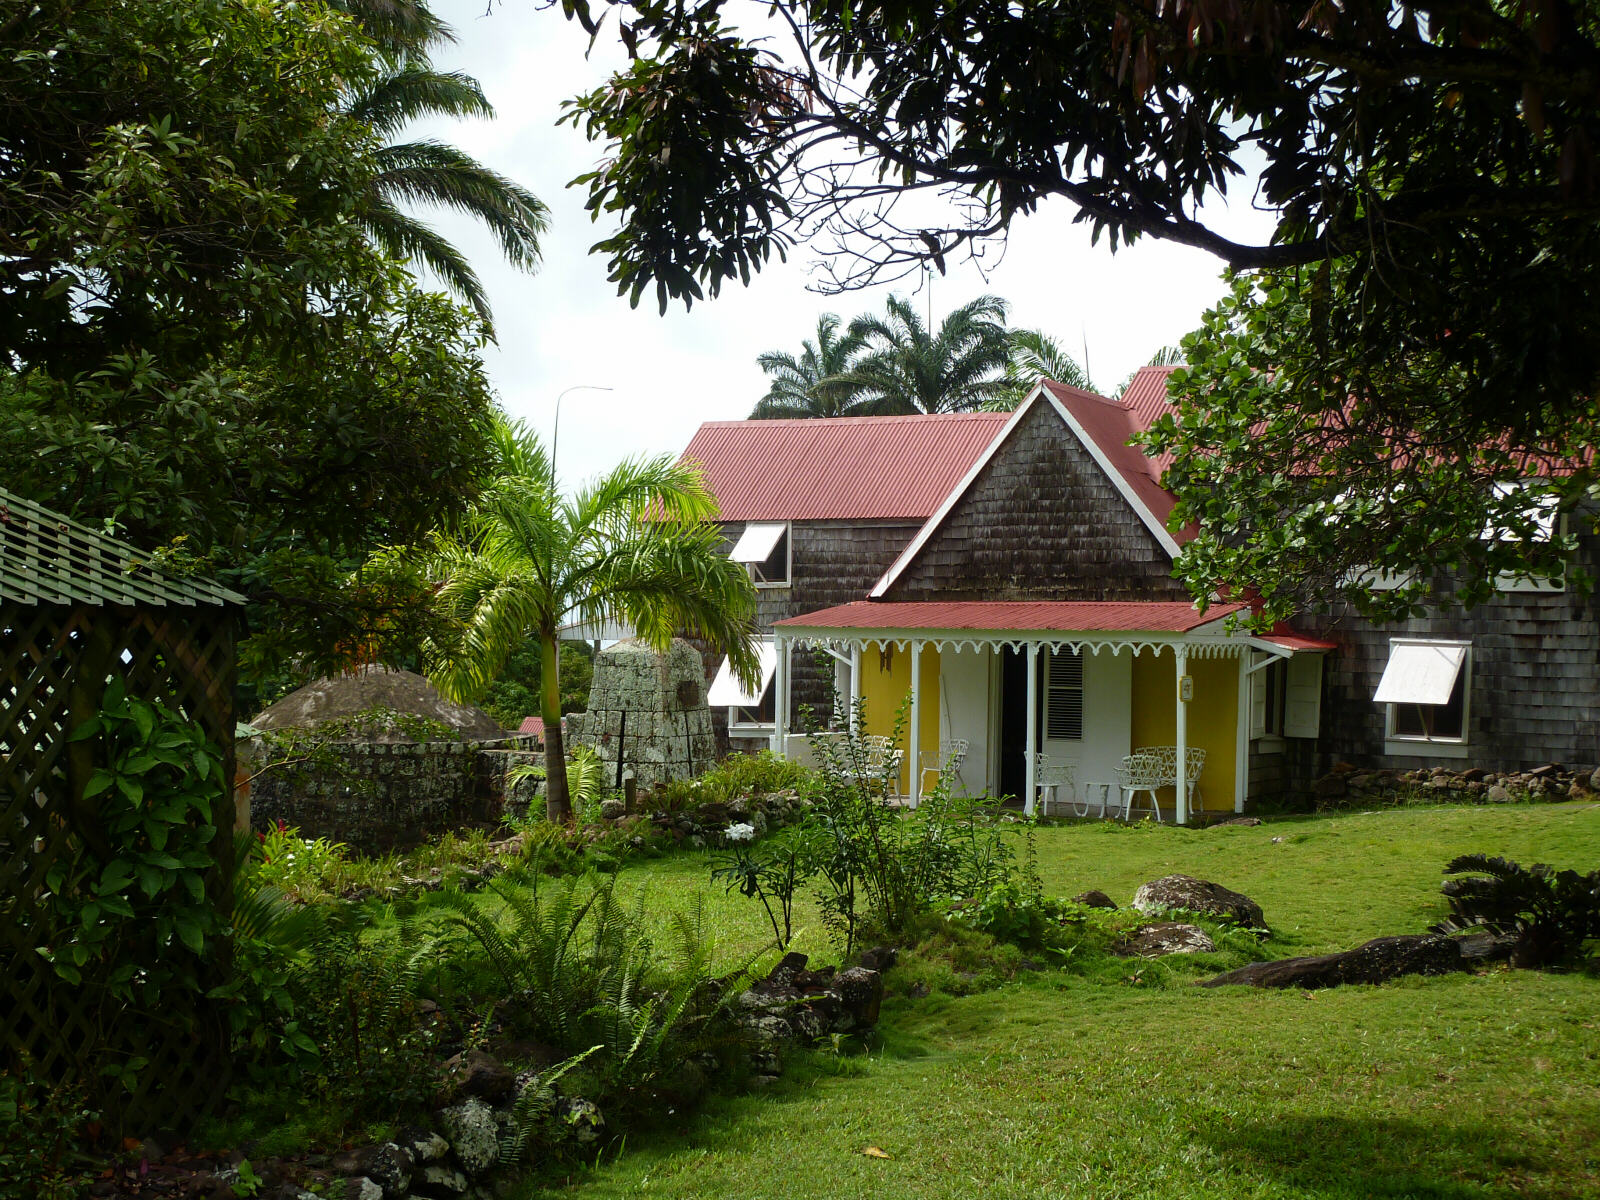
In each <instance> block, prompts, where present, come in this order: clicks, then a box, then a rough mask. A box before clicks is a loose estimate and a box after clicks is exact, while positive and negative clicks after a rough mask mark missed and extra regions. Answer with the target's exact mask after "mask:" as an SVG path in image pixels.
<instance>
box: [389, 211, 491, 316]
mask: <svg viewBox="0 0 1600 1200" xmlns="http://www.w3.org/2000/svg"><path fill="white" fill-rule="evenodd" d="M362 223H363V224H364V225H365V227H366V230H367V236H368V237H370V238H371V239H372V241H373V243H374V244H375V245H376V246H377V247H378V248H379V249H380V250H382V251H383V252H384V253H385V254H387V255H389V256H390V257H392V258H398V259H401V260H403V261H410V262H415V263H420V264H422V265H423V266H424V267H426V268H427V269H428V270H429V271H432V272H433V274H434V275H435V276H437V277H438V279H439V281H440V282H441V283H443V284H444V285H445V287H446V288H448V289H449V290H450V291H452V292H454V293H455V294H456V295H458V296H460V297H461V298H462V299H463V300H465V301H466V302H467V303H468V304H469V305H470V306H471V307H472V310H473V311H474V312H475V313H477V314H478V316H479V317H481V318H482V319H483V321H484V322H485V323H486V324H487V323H488V321H489V319H490V313H489V296H488V293H486V292H485V291H484V290H483V284H482V283H481V282H480V281H479V279H478V275H477V272H476V271H474V270H473V269H472V267H471V265H470V264H469V263H468V262H467V260H466V257H465V256H464V255H463V254H462V253H461V251H459V250H457V249H456V248H455V247H454V246H453V245H451V244H450V242H448V241H447V240H445V238H444V237H442V236H441V235H440V234H438V233H437V232H435V231H434V230H433V229H432V228H431V227H430V226H428V225H425V224H424V223H423V222H421V221H419V220H417V218H415V217H413V216H409V215H408V214H406V213H403V212H401V211H400V210H399V209H398V208H396V207H395V206H394V205H392V204H390V203H388V202H387V201H382V200H380V201H378V202H375V203H374V204H372V205H371V206H370V207H369V208H368V209H367V211H366V212H365V213H364V214H363V217H362Z"/></svg>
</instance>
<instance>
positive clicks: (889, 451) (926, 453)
mask: <svg viewBox="0 0 1600 1200" xmlns="http://www.w3.org/2000/svg"><path fill="white" fill-rule="evenodd" d="M1010 415H1011V414H1010V413H942V414H935V415H932V416H926V415H922V416H908V417H829V418H817V419H813V420H781V421H708V422H706V423H705V424H704V425H702V426H700V428H699V430H698V431H697V432H696V433H695V435H694V438H693V440H691V441H690V442H689V446H688V448H687V449H686V450H685V451H684V452H683V458H684V459H685V460H686V461H693V462H696V463H699V464H700V465H701V467H703V468H704V470H705V473H706V482H707V483H708V484H709V486H710V488H711V492H712V494H713V495H715V496H716V498H717V503H718V504H719V505H720V506H721V509H722V519H723V520H725V521H828V520H846V521H848V520H857V521H862V520H867V521H870V520H892V519H894V518H905V519H912V520H925V519H926V518H928V517H929V516H931V515H933V513H934V511H935V510H937V509H938V507H939V504H940V502H941V501H943V500H944V498H945V497H946V496H947V495H949V493H950V491H951V489H952V488H954V487H955V486H956V484H957V483H959V482H960V481H961V478H962V476H964V475H965V474H966V473H967V471H968V470H969V469H970V468H971V466H972V464H973V463H974V462H976V461H977V459H978V456H979V455H980V454H982V453H983V451H984V449H985V448H986V447H987V446H988V445H989V443H990V442H991V441H992V440H994V436H995V434H997V433H998V432H999V431H1000V428H1001V427H1002V426H1003V425H1004V424H1005V423H1006V420H1007V419H1008V418H1009V417H1010Z"/></svg>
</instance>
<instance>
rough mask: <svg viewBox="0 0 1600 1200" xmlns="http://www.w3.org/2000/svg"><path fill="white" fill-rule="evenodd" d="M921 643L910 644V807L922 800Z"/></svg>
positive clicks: (908, 786)
mask: <svg viewBox="0 0 1600 1200" xmlns="http://www.w3.org/2000/svg"><path fill="white" fill-rule="evenodd" d="M921 752H922V643H921V642H912V643H911V753H910V755H908V757H909V758H910V760H911V761H910V763H909V764H908V765H907V768H906V770H907V773H908V781H909V782H908V784H907V788H906V790H907V793H908V794H909V795H910V796H911V806H912V807H913V808H915V807H916V805H917V802H918V801H919V800H920V799H921V798H922V770H921V765H922V753H921Z"/></svg>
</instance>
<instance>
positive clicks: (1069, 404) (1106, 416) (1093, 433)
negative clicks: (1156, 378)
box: [1045, 368, 1195, 544]
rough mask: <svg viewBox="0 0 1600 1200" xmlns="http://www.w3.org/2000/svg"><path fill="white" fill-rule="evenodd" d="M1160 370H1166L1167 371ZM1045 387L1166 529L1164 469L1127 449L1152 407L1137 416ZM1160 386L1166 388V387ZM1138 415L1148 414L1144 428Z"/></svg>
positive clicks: (1075, 392)
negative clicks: (1162, 474)
mask: <svg viewBox="0 0 1600 1200" xmlns="http://www.w3.org/2000/svg"><path fill="white" fill-rule="evenodd" d="M1145 369H1146V370H1151V369H1152V368H1145ZM1160 369H1161V370H1166V368H1160ZM1141 374H1143V372H1141ZM1164 378H1165V376H1163V379H1164ZM1045 386H1046V387H1048V388H1049V390H1050V394H1051V395H1052V396H1054V397H1055V398H1056V399H1057V400H1058V401H1060V403H1061V406H1062V407H1063V408H1065V409H1066V410H1067V411H1068V412H1069V413H1071V414H1072V416H1073V418H1074V419H1075V420H1077V422H1078V424H1080V425H1081V426H1083V431H1084V432H1085V433H1086V434H1088V436H1089V437H1090V439H1092V440H1093V442H1094V444H1095V445H1096V446H1097V447H1098V448H1099V450H1100V452H1101V454H1103V455H1104V456H1105V457H1106V460H1107V461H1108V462H1110V464H1111V466H1112V469H1113V470H1115V471H1116V472H1117V474H1118V475H1120V476H1121V477H1122V478H1123V479H1124V480H1125V481H1126V482H1127V484H1128V487H1129V488H1130V489H1131V490H1132V491H1133V493H1134V495H1136V496H1138V497H1139V499H1140V501H1141V502H1142V503H1143V504H1144V506H1145V507H1146V508H1148V509H1149V510H1150V512H1151V513H1152V514H1153V515H1154V516H1155V518H1156V520H1157V521H1159V522H1161V524H1162V525H1165V524H1166V523H1167V517H1168V516H1170V515H1171V513H1172V507H1173V504H1174V503H1175V501H1174V500H1173V497H1172V493H1171V492H1169V491H1167V489H1166V488H1164V487H1162V486H1161V484H1160V483H1159V482H1157V480H1158V479H1159V477H1160V472H1161V470H1163V469H1164V467H1158V466H1157V464H1156V463H1155V462H1153V461H1152V460H1151V459H1149V458H1147V457H1145V453H1144V451H1143V450H1141V449H1139V448H1138V447H1136V446H1130V445H1128V441H1129V439H1130V438H1132V437H1133V435H1134V434H1136V433H1140V432H1142V431H1143V430H1144V429H1145V428H1147V427H1148V422H1149V421H1150V420H1154V416H1155V410H1154V408H1153V406H1152V405H1151V404H1150V403H1149V402H1148V401H1147V402H1146V403H1145V404H1144V405H1143V406H1142V407H1141V408H1140V409H1139V410H1137V412H1136V411H1135V410H1134V409H1132V408H1130V407H1129V406H1128V405H1127V404H1125V403H1123V402H1122V401H1120V400H1107V399H1106V398H1105V397H1103V396H1096V395H1095V394H1094V393H1092V392H1085V391H1080V390H1079V389H1078V388H1069V387H1065V386H1063V385H1062V384H1059V383H1051V382H1048V381H1047V382H1046V385H1045ZM1162 386H1163V387H1165V383H1163V385H1162ZM1141 414H1147V415H1146V418H1145V422H1146V423H1145V424H1140V423H1139V416H1140V415H1141ZM1194 534H1195V530H1194V529H1193V528H1192V527H1191V528H1188V529H1184V530H1181V531H1179V532H1178V533H1175V534H1173V535H1172V536H1173V537H1174V538H1175V539H1176V540H1177V541H1178V542H1179V543H1180V544H1181V543H1183V542H1187V541H1188V540H1189V539H1190V538H1192V537H1194Z"/></svg>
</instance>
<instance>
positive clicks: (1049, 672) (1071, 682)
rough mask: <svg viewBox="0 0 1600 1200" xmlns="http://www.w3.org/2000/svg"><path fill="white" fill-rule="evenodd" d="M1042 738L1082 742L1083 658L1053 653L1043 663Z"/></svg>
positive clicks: (1069, 652) (1073, 653)
mask: <svg viewBox="0 0 1600 1200" xmlns="http://www.w3.org/2000/svg"><path fill="white" fill-rule="evenodd" d="M1046 662H1047V663H1048V664H1049V665H1048V666H1047V667H1046V669H1045V670H1046V674H1045V722H1044V724H1045V737H1047V738H1055V739H1059V740H1066V741H1081V740H1082V739H1083V655H1082V654H1081V653H1079V652H1078V651H1076V650H1053V651H1051V653H1050V657H1049V658H1048V659H1047V660H1046Z"/></svg>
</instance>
